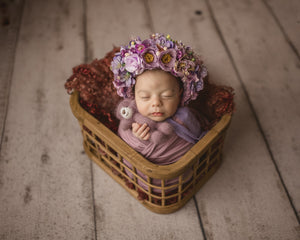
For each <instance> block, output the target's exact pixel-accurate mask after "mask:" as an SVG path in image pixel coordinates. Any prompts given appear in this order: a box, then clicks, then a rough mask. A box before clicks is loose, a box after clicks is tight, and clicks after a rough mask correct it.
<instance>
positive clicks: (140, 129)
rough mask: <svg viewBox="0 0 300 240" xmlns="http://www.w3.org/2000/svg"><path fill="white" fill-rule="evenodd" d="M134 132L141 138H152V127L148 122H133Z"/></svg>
mask: <svg viewBox="0 0 300 240" xmlns="http://www.w3.org/2000/svg"><path fill="white" fill-rule="evenodd" d="M132 133H133V135H134V136H136V137H137V138H139V139H141V140H145V141H146V140H149V138H150V128H149V127H148V125H147V123H144V124H138V123H132Z"/></svg>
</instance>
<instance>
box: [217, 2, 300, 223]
mask: <svg viewBox="0 0 300 240" xmlns="http://www.w3.org/2000/svg"><path fill="white" fill-rule="evenodd" d="M211 4H212V6H213V9H214V12H215V14H216V19H217V21H218V22H219V24H220V28H221V31H222V33H223V34H224V38H225V41H226V43H227V44H228V47H229V48H230V51H231V53H232V56H233V59H234V62H235V64H236V66H237V68H238V70H239V73H240V75H241V78H242V81H243V83H244V85H245V87H246V89H247V91H248V94H249V98H250V101H251V102H252V104H253V108H254V109H255V111H256V114H257V118H258V120H259V123H260V125H261V128H262V130H263V132H264V135H265V138H266V139H267V143H268V145H269V147H270V151H271V153H272V155H273V160H274V162H275V163H276V164H277V165H278V168H279V172H280V174H281V176H282V179H283V181H284V184H285V185H286V188H287V191H288V192H289V194H290V196H291V201H292V203H293V205H294V206H295V211H296V213H297V214H298V221H299V222H300V191H299V189H300V175H299V172H300V161H299V155H300V125H299V122H300V101H299V100H300V98H299V96H300V95H299V93H300V81H299V76H300V62H299V59H298V57H297V55H296V54H295V52H294V51H293V50H292V49H291V48H290V46H289V45H288V44H287V42H286V41H285V37H284V36H283V34H282V32H281V31H280V29H279V27H278V25H277V24H276V21H275V20H274V18H273V17H272V15H270V14H269V12H268V9H267V8H266V7H265V5H264V4H263V3H262V2H257V1H236V2H232V3H230V4H227V3H226V1H214V2H212V3H211ZM226 22H227V23H230V24H224V23H226ZM295 27H296V26H295ZM297 30H298V28H296V29H294V31H297ZM249 32H251V34H247V33H249ZM249 46H252V47H249ZM254 69H255V71H254Z"/></svg>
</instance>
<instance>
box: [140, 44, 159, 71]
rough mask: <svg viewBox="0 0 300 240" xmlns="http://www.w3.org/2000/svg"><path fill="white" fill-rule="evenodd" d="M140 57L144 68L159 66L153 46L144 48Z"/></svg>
mask: <svg viewBox="0 0 300 240" xmlns="http://www.w3.org/2000/svg"><path fill="white" fill-rule="evenodd" d="M142 58H143V61H144V66H145V68H147V69H150V70H152V69H154V68H157V67H159V64H158V60H157V56H156V49H155V48H151V47H149V48H146V49H145V51H144V52H143V54H142Z"/></svg>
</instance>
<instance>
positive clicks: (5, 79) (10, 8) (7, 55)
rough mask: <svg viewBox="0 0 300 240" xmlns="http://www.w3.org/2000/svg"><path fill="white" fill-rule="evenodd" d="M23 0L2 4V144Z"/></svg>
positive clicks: (0, 12)
mask: <svg viewBox="0 0 300 240" xmlns="http://www.w3.org/2000/svg"><path fill="white" fill-rule="evenodd" d="M22 6H23V1H15V2H9V1H3V2H1V6H0V8H1V9H0V56H1V58H2V59H3V60H2V61H0V144H1V142H2V140H3V129H4V122H5V117H6V112H7V104H8V96H9V90H10V82H11V76H12V71H13V63H14V56H15V48H16V42H17V36H18V31H19V25H20V20H21V16H22Z"/></svg>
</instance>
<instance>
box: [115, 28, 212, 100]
mask: <svg viewBox="0 0 300 240" xmlns="http://www.w3.org/2000/svg"><path fill="white" fill-rule="evenodd" d="M152 69H161V70H164V71H166V72H169V73H171V74H172V75H173V76H175V77H177V78H179V79H180V80H181V81H182V83H183V96H182V100H181V104H182V105H186V104H188V103H189V101H191V100H194V99H196V98H197V96H198V92H199V91H200V90H202V89H203V84H204V82H203V79H204V78H205V77H206V76H207V69H206V67H205V66H204V65H203V62H202V60H201V59H200V58H199V56H197V55H196V54H195V53H194V52H193V50H192V49H191V48H190V47H186V46H185V45H184V44H183V43H182V42H177V41H174V40H173V39H171V37H170V35H167V36H164V35H163V34H158V33H156V34H152V35H151V36H150V38H149V39H146V40H144V41H141V39H140V38H139V37H137V38H136V39H133V40H131V41H130V42H129V44H128V45H127V46H122V47H121V48H120V52H118V53H116V54H115V56H114V58H113V60H112V62H111V70H112V72H113V73H114V81H113V84H114V86H115V88H116V89H117V93H118V95H119V96H121V97H123V98H132V97H133V92H132V87H133V86H134V85H135V78H136V76H138V75H139V74H141V73H143V72H144V71H145V70H152Z"/></svg>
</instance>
